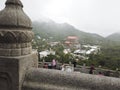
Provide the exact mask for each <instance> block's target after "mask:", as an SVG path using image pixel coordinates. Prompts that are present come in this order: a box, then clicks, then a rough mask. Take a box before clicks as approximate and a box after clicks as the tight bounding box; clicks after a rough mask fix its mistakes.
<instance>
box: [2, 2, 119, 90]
mask: <svg viewBox="0 0 120 90" xmlns="http://www.w3.org/2000/svg"><path fill="white" fill-rule="evenodd" d="M29 2H30V1H29ZM1 3H2V2H1ZM5 5H6V6H5V8H4V9H3V10H1V11H0V90H120V79H118V78H110V77H105V76H98V75H89V74H84V73H79V72H71V73H68V72H62V71H58V70H48V69H42V68H38V58H37V57H38V55H37V51H34V50H32V46H31V41H32V38H33V36H34V34H33V32H32V22H31V20H30V18H29V17H28V16H27V15H26V14H25V13H24V11H23V9H22V8H23V4H22V3H21V1H20V0H6V3H5Z"/></svg>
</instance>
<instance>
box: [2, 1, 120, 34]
mask: <svg viewBox="0 0 120 90" xmlns="http://www.w3.org/2000/svg"><path fill="white" fill-rule="evenodd" d="M5 1H6V0H0V10H1V9H3V8H4V3H5ZM21 1H22V3H23V5H24V11H25V12H26V13H27V15H28V16H29V17H30V18H31V19H32V20H33V21H34V20H38V19H40V18H41V17H46V18H50V19H52V20H54V21H55V22H58V23H64V22H67V23H69V24H71V25H73V26H75V27H76V28H78V29H80V30H82V31H85V32H91V33H98V34H100V35H102V36H107V35H109V34H111V33H113V32H120V0H21Z"/></svg>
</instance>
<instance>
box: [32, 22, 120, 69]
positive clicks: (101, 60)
mask: <svg viewBox="0 0 120 90" xmlns="http://www.w3.org/2000/svg"><path fill="white" fill-rule="evenodd" d="M33 32H34V33H35V37H34V40H35V43H33V48H37V49H38V51H42V50H46V49H48V50H49V49H50V48H52V47H50V46H49V45H48V44H47V43H48V42H50V41H60V42H62V43H63V41H64V39H65V38H66V37H67V36H69V35H75V36H78V37H79V42H80V43H81V44H90V45H100V46H101V52H100V54H98V55H90V58H89V60H85V61H80V62H79V64H83V63H86V64H87V65H91V64H95V66H96V67H98V66H99V65H101V66H102V67H103V68H109V69H113V70H115V69H116V68H119V69H120V39H119V38H120V34H117V35H116V34H113V35H110V36H108V37H107V38H104V37H102V36H100V35H97V34H91V33H86V32H83V31H80V30H78V29H76V28H75V27H73V26H71V25H69V24H66V23H64V24H58V23H55V22H53V21H49V22H33ZM38 36H40V38H41V39H40V38H38ZM52 49H53V50H55V51H56V55H49V57H46V60H47V61H50V60H52V59H53V58H56V59H57V60H59V61H60V62H66V63H68V62H69V60H70V61H72V60H73V57H72V56H71V55H70V54H67V55H65V54H64V53H63V49H64V48H63V47H62V45H58V46H56V47H54V48H52Z"/></svg>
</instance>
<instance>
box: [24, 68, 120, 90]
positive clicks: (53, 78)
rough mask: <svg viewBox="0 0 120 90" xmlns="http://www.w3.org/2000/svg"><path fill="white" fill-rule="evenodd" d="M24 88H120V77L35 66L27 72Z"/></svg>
mask: <svg viewBox="0 0 120 90" xmlns="http://www.w3.org/2000/svg"><path fill="white" fill-rule="evenodd" d="M22 90H120V79H118V78H110V77H105V76H99V75H89V74H83V73H77V72H74V73H68V72H62V71H57V70H47V69H35V68H33V69H30V70H29V71H28V72H27V74H26V78H25V81H24V83H23V89H22Z"/></svg>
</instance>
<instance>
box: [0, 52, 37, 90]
mask: <svg viewBox="0 0 120 90" xmlns="http://www.w3.org/2000/svg"><path fill="white" fill-rule="evenodd" d="M37 63H38V62H37V52H36V51H34V52H33V53H32V54H29V55H24V56H19V57H0V80H2V81H0V86H2V89H1V87H0V90H21V85H22V83H23V81H24V77H25V73H26V71H27V70H28V69H29V68H31V67H37V66H38V65H37ZM6 86H7V87H6Z"/></svg>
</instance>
